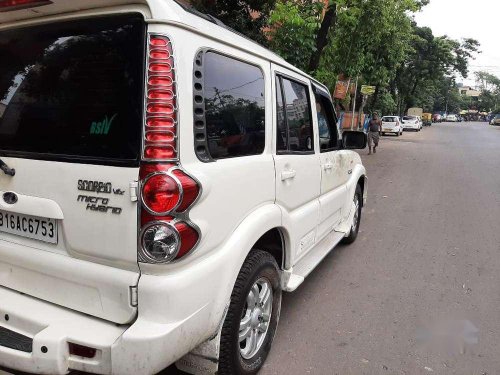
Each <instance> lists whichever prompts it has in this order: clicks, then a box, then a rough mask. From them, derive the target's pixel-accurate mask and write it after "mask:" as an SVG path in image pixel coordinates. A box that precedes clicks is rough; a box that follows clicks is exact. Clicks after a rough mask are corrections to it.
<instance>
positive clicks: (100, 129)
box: [90, 113, 118, 135]
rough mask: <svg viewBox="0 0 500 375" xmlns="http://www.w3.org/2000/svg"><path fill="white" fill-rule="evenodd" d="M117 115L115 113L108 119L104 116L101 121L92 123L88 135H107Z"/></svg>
mask: <svg viewBox="0 0 500 375" xmlns="http://www.w3.org/2000/svg"><path fill="white" fill-rule="evenodd" d="M117 115H118V113H115V114H114V115H113V117H111V118H110V119H108V116H106V117H104V120H102V121H94V122H92V125H90V134H98V135H108V133H109V130H110V129H111V125H112V124H113V120H114V119H115V117H116V116H117Z"/></svg>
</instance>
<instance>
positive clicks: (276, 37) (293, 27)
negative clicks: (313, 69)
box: [267, 0, 324, 71]
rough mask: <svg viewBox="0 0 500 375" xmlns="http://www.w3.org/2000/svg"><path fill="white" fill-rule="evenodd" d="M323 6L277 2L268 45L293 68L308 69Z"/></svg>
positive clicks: (270, 26)
mask: <svg viewBox="0 0 500 375" xmlns="http://www.w3.org/2000/svg"><path fill="white" fill-rule="evenodd" d="M323 8H324V5H323V4H322V3H319V2H311V1H307V0H305V1H303V2H301V1H299V2H297V1H285V2H281V1H280V2H278V3H277V4H276V8H275V9H274V11H273V12H272V13H271V16H270V18H269V31H268V33H267V35H268V37H269V46H270V48H271V49H272V50H274V51H275V52H277V53H278V54H279V55H281V56H282V57H283V58H284V59H285V60H287V61H288V62H289V63H291V64H292V65H295V66H297V67H298V68H300V69H302V70H306V71H307V68H308V64H309V61H310V58H311V55H312V54H313V53H314V51H315V50H316V43H315V37H316V34H317V32H318V30H319V28H320V25H321V14H322V11H323Z"/></svg>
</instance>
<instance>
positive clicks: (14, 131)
mask: <svg viewBox="0 0 500 375" xmlns="http://www.w3.org/2000/svg"><path fill="white" fill-rule="evenodd" d="M145 30H146V26H145V23H144V19H143V17H142V16H141V15H138V14H135V13H134V14H127V15H116V16H106V17H97V18H89V19H82V20H73V21H71V22H67V21H66V22H54V23H47V24H41V25H36V26H32V27H29V26H27V27H25V28H13V29H9V30H2V31H0V56H2V55H8V56H9V57H10V58H9V59H1V60H0V104H1V106H0V108H1V111H0V158H1V159H2V160H3V161H4V162H5V163H6V164H7V165H8V166H9V167H10V168H14V169H15V172H16V173H15V175H14V176H8V175H6V174H4V173H2V172H0V286H3V287H7V288H11V289H14V290H17V291H20V292H23V293H26V294H29V295H32V296H34V297H37V298H41V299H44V300H47V301H50V302H53V303H56V304H58V305H61V306H64V307H68V308H71V309H74V310H78V311H81V312H83V313H87V314H91V315H94V316H97V317H100V318H103V319H107V320H110V321H114V322H117V323H127V322H129V321H130V320H132V319H133V317H134V316H135V314H136V307H135V306H132V305H131V302H130V301H131V290H132V289H133V288H134V287H135V286H137V282H138V278H139V268H138V264H137V231H138V229H137V228H138V217H137V202H136V199H135V191H134V192H131V184H134V183H135V182H136V181H137V179H138V174H139V173H138V170H139V157H140V144H141V130H142V126H143V116H142V111H143V102H144V100H143V98H144V68H145V66H144V58H145V56H144V53H145V52H144V48H145ZM7 192H10V193H14V194H16V196H17V201H16V199H14V201H13V200H12V199H4V198H3V195H4V194H5V193H7ZM10 198H12V194H11V195H10ZM2 214H3V215H4V216H5V218H8V219H9V224H10V229H9V230H8V232H10V233H7V232H6V231H5V230H3V231H2V230H1V229H2V225H5V222H6V220H3V221H2ZM9 214H16V216H14V217H15V218H16V219H15V220H17V223H15V222H12V217H13V216H12V215H10V216H9ZM22 215H29V218H27V217H25V216H22ZM32 217H35V218H32ZM36 217H38V218H42V219H43V218H50V219H54V220H56V224H57V229H58V230H57V239H54V241H52V242H55V243H50V242H45V241H42V240H40V238H39V236H38V239H34V238H27V237H26V233H27V231H28V232H29V233H30V234H32V232H33V231H37V230H38V228H39V226H38V225H39V223H38V221H37V219H36ZM23 219H24V221H23ZM26 220H33V222H30V224H33V225H35V222H36V229H33V228H34V227H33V226H32V225H29V226H27V225H26ZM13 231H17V232H16V233H12V232H13ZM28 237H37V236H36V235H30V236H28Z"/></svg>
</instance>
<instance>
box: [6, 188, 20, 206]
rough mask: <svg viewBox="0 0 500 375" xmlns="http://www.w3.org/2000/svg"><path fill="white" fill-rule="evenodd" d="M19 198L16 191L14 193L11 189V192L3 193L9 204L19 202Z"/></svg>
mask: <svg viewBox="0 0 500 375" xmlns="http://www.w3.org/2000/svg"><path fill="white" fill-rule="evenodd" d="M17 199H18V198H17V194H16V193H12V192H10V191H9V192H7V193H4V194H3V200H4V201H5V203H7V204H14V203H17Z"/></svg>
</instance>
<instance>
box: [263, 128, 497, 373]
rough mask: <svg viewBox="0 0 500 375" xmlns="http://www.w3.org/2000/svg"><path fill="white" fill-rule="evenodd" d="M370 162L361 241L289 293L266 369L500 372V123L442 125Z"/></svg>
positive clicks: (386, 147)
mask: <svg viewBox="0 0 500 375" xmlns="http://www.w3.org/2000/svg"><path fill="white" fill-rule="evenodd" d="M363 160H364V163H365V164H366V168H367V170H368V176H369V178H370V180H369V201H368V204H367V206H366V207H365V210H364V216H363V221H362V226H361V232H360V234H359V238H358V240H357V242H356V243H354V244H353V245H351V246H344V247H340V248H338V249H336V250H334V252H333V253H331V254H330V255H329V256H328V257H327V258H326V259H325V261H324V262H323V263H322V264H321V265H320V266H319V268H318V269H317V270H316V272H315V273H313V274H312V275H311V276H310V277H309V278H308V279H307V280H306V281H305V283H304V284H303V285H302V286H301V287H300V288H299V289H298V290H297V291H296V292H294V293H293V294H289V295H286V296H285V298H284V299H283V310H282V314H281V321H280V325H279V327H278V333H277V336H276V339H275V342H274V346H273V350H272V352H271V355H270V357H269V359H268V361H267V363H266V366H265V369H264V371H262V373H263V374H264V375H271V374H290V375H291V374H309V373H310V374H342V375H344V374H370V375H372V374H433V373H435V374H471V375H472V374H474V375H475V374H477V375H479V374H489V375H493V374H499V373H500V355H499V349H500V345H499V342H500V272H499V270H500V230H499V229H500V173H499V171H500V128H494V127H492V126H488V125H486V123H462V124H449V123H446V124H439V125H433V126H432V127H431V128H425V129H424V130H423V131H421V132H420V133H404V135H403V136H402V137H400V138H396V137H382V143H381V147H380V149H379V152H377V154H375V155H371V156H367V155H364V156H363ZM474 328H477V330H478V332H477V333H475V332H474ZM464 331H465V335H464ZM475 341H477V342H478V343H477V344H475V343H474V342H475Z"/></svg>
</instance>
